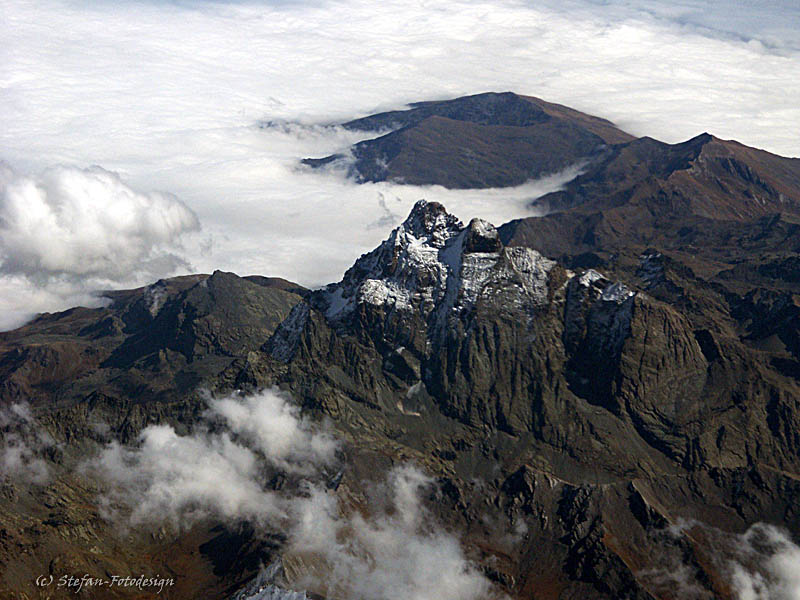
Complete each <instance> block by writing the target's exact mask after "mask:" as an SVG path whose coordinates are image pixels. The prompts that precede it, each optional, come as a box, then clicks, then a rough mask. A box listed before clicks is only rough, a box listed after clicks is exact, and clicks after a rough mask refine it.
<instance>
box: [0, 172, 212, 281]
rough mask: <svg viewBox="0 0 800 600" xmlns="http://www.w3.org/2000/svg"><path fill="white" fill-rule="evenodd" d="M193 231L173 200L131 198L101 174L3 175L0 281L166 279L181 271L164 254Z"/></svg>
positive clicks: (190, 218) (194, 222)
mask: <svg viewBox="0 0 800 600" xmlns="http://www.w3.org/2000/svg"><path fill="white" fill-rule="evenodd" d="M199 226H200V224H199V221H198V219H197V216H196V215H195V214H194V213H193V212H192V211H191V210H190V209H189V208H188V207H187V206H186V205H185V204H183V203H182V202H181V201H180V200H178V199H177V198H175V197H173V196H171V195H169V194H162V193H158V192H149V193H138V192H135V191H134V190H132V189H131V188H130V187H128V186H127V185H126V184H125V183H124V182H123V181H122V180H121V179H120V177H119V176H118V175H117V174H116V173H111V172H109V171H106V170H105V169H102V168H100V167H91V168H88V169H76V168H69V167H53V168H50V169H47V170H46V171H44V172H43V173H42V174H41V175H40V176H39V177H37V178H32V177H27V176H24V175H17V174H15V173H13V171H11V169H10V168H8V167H5V168H4V169H3V172H2V178H1V180H0V256H2V264H1V265H0V271H2V272H3V273H7V274H24V275H27V276H29V277H34V278H41V277H50V276H61V275H76V276H79V277H104V278H108V279H112V280H122V279H129V278H130V275H131V272H134V271H145V272H147V273H149V274H150V275H151V276H152V274H156V273H162V272H170V271H174V270H175V268H176V267H177V266H179V265H180V266H185V264H186V263H185V261H183V260H182V259H180V258H179V257H178V256H176V255H175V254H171V253H169V252H167V251H165V250H166V249H173V248H175V247H176V245H177V242H178V241H179V239H180V237H181V236H182V235H183V234H185V233H188V232H191V231H196V230H197V229H198V228H199Z"/></svg>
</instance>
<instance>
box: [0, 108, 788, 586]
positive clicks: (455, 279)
mask: <svg viewBox="0 0 800 600" xmlns="http://www.w3.org/2000/svg"><path fill="white" fill-rule="evenodd" d="M344 126H345V127H347V128H350V129H358V130H362V131H372V132H376V135H377V137H375V138H374V139H371V140H366V141H363V142H360V143H359V144H357V145H356V146H355V147H354V148H352V149H351V150H350V151H349V152H348V153H347V155H345V154H344V153H343V154H341V155H339V156H332V157H326V158H324V159H309V160H306V161H305V162H306V163H307V164H308V165H310V166H311V167H320V166H324V165H325V164H328V163H330V162H332V161H336V160H346V161H349V162H348V164H349V165H350V166H349V168H350V169H351V174H352V176H353V177H355V178H357V179H358V180H359V181H379V180H386V179H388V180H393V181H402V182H407V183H415V184H437V185H442V186H446V187H451V188H474V187H499V186H510V185H517V184H521V183H523V182H524V181H527V180H529V179H531V178H535V177H539V176H541V175H544V174H548V173H554V172H559V171H562V170H564V169H566V168H569V167H573V166H575V165H580V168H581V174H580V175H578V176H577V177H576V178H575V179H574V180H572V181H571V182H569V183H567V184H566V185H565V186H564V188H563V189H562V190H561V191H558V192H554V193H551V194H548V195H546V196H544V197H542V198H538V199H536V200H535V201H534V205H535V206H533V207H532V209H535V214H537V215H541V216H536V217H526V218H520V219H518V220H515V221H512V222H510V223H506V224H500V226H499V227H495V226H494V225H493V224H490V223H487V222H485V221H482V220H480V219H473V220H471V221H470V222H469V223H466V224H465V223H462V222H460V221H459V220H458V219H457V218H456V217H454V216H453V215H451V214H449V213H448V212H447V209H446V207H444V206H442V205H440V204H438V203H435V202H427V201H425V200H421V201H419V202H418V203H417V204H416V205H415V206H414V208H413V210H412V211H411V213H410V215H409V216H408V218H407V219H406V220H405V221H404V222H403V223H402V224H401V225H399V226H398V227H397V228H396V229H394V230H393V231H392V232H391V233H390V234H389V235H388V237H387V238H386V239H385V240H384V241H383V242H382V243H381V244H380V245H379V246H378V247H376V248H375V249H374V250H372V251H371V252H369V253H367V254H365V255H363V256H362V257H360V258H359V259H358V260H357V261H356V262H355V263H354V264H353V265H352V266H351V267H350V269H348V270H347V272H346V273H344V275H343V277H342V279H341V281H339V282H337V283H332V284H330V285H328V286H326V287H323V288H320V289H316V290H308V289H305V288H303V287H302V286H299V285H297V284H294V283H291V282H288V281H285V280H282V279H275V278H268V277H258V276H251V277H239V276H237V275H234V274H232V273H224V272H220V271H217V272H214V273H213V274H211V275H192V276H186V277H179V278H173V279H166V280H161V281H158V282H156V283H154V284H152V285H149V286H146V287H144V288H139V289H136V290H127V291H114V292H107V293H106V296H107V298H108V302H109V304H108V306H106V307H105V308H98V309H88V308H74V309H71V310H69V311H66V312H62V313H57V314H44V315H40V316H39V317H38V318H36V319H35V320H34V321H32V322H31V323H29V324H27V325H25V326H24V327H22V328H20V329H18V330H15V331H11V332H6V333H2V334H0V405H2V406H3V407H6V408H7V407H11V406H19V405H20V404H19V403H22V402H24V403H27V404H26V405H29V406H30V411H31V413H32V415H33V416H34V417H35V419H36V422H37V423H38V424H39V425H40V427H41V428H42V429H43V430H44V431H46V432H47V439H48V440H49V441H43V440H42V439H39V441H38V442H37V439H36V434H35V433H31V432H30V431H28V430H26V429H25V428H24V427H22V425H21V424H20V422H18V421H11V420H9V419H5V420H4V421H2V422H0V425H2V427H3V428H4V434H5V435H6V436H7V437H8V436H11V435H14V436H18V437H19V438H20V439H24V440H27V442H28V445H29V446H30V447H32V448H38V450H36V453H37V456H39V457H40V458H41V460H43V461H45V463H46V464H47V466H48V468H49V469H50V471H51V477H50V479H49V481H48V482H46V483H35V484H31V483H25V482H20V481H16V480H14V479H13V478H6V479H5V480H4V481H3V483H2V490H1V491H2V494H0V564H2V565H3V567H4V568H3V571H4V575H3V576H2V579H0V594H2V595H3V597H8V598H23V597H44V596H43V595H42V593H43V592H42V590H41V589H39V588H36V587H35V585H34V583H33V582H34V581H35V578H36V576H37V575H40V574H42V573H48V572H49V573H60V572H62V571H65V570H69V571H71V572H75V573H81V574H82V573H92V574H98V576H99V574H102V573H110V572H115V571H119V570H124V571H126V572H128V571H130V572H139V571H142V572H160V573H167V572H168V573H170V574H172V575H173V576H174V577H175V579H176V582H177V584H176V586H175V587H174V588H172V589H170V590H169V594H171V595H170V596H168V597H174V598H197V597H204V598H229V597H232V596H233V595H234V594H235V593H236V592H237V591H240V590H243V589H247V588H246V587H245V586H246V585H247V584H248V582H251V586H252V585H253V584H252V581H253V577H254V576H256V574H257V573H258V572H259V570H260V567H261V566H262V565H263V564H268V563H272V564H275V565H279V564H280V562H276V561H280V560H282V567H281V568H280V569H279V571H280V573H279V574H278V575H276V578H275V579H274V582H277V584H279V585H280V586H281V587H283V588H285V589H296V588H302V589H304V590H306V591H307V592H308V593H309V594H310V595H311V596H312V597H321V598H331V599H332V598H334V597H338V596H336V594H335V593H332V592H331V588H330V587H326V586H325V581H326V578H325V577H324V576H322V577H317V579H316V580H315V581H316V583H315V584H313V586H309V585H303V584H304V583H307V581H308V577H307V575H308V573H310V572H316V573H320V572H321V573H323V575H324V574H325V573H326V572H327V571H326V569H328V568H329V565H326V563H325V562H324V561H322V560H321V559H315V558H313V557H311V558H308V557H305V558H303V557H302V556H300V557H299V555H298V554H297V553H294V554H293V553H292V552H291V551H290V550H289V549H287V544H286V538H285V536H284V537H282V534H281V532H280V531H278V532H272V533H271V534H270V535H269V536H267V535H265V534H264V532H263V531H261V530H260V529H259V528H258V527H255V526H253V525H252V524H251V523H247V522H242V521H237V522H230V521H228V520H223V519H214V518H213V517H212V518H208V519H204V520H200V521H197V522H195V523H193V524H192V525H191V527H188V528H177V529H170V528H161V529H159V530H158V531H149V530H145V529H141V530H135V531H131V532H128V533H126V534H125V535H126V536H127V537H125V536H120V534H119V532H118V531H116V530H115V529H116V528H115V526H114V525H113V523H110V522H109V521H108V520H107V518H106V517H105V515H104V510H103V507H102V506H101V505H100V504H99V503H98V501H97V497H98V494H99V493H100V491H101V490H102V487H103V482H102V481H99V480H98V479H97V478H95V477H93V476H92V474H91V473H88V474H87V472H86V471H85V469H84V470H82V469H81V468H79V467H80V465H81V464H84V461H85V460H86V457H87V456H89V455H91V454H92V453H93V452H97V451H99V450H100V449H102V448H104V447H107V446H108V444H109V443H111V442H112V440H117V441H118V442H119V443H122V444H136V443H137V440H140V437H139V436H140V435H141V433H142V431H143V430H144V429H145V428H146V427H148V426H151V425H158V424H169V425H170V426H171V427H173V428H174V429H175V431H176V432H179V433H181V434H184V433H187V434H188V433H190V432H192V431H195V430H197V429H198V428H200V427H202V426H203V425H202V424H203V419H204V418H205V415H206V410H207V402H206V400H205V399H204V398H206V396H204V395H203V394H206V395H211V396H218V397H221V396H224V395H225V394H230V393H231V392H233V391H236V390H238V391H239V392H241V393H244V394H247V393H255V392H256V391H258V390H264V389H278V388H279V389H281V390H283V391H284V392H286V393H290V394H291V397H292V398H293V399H294V400H293V401H294V402H295V403H296V405H297V407H298V408H299V409H301V410H302V413H303V414H304V415H307V416H308V418H309V419H312V420H313V421H314V422H316V423H328V426H329V427H331V428H332V431H334V432H335V435H336V436H337V439H339V440H341V443H342V445H343V449H342V452H341V454H342V457H343V458H341V465H340V468H339V472H338V473H336V474H335V475H331V474H330V473H325V474H324V476H323V475H319V477H322V478H323V479H324V480H325V481H326V482H327V486H328V489H329V490H330V492H329V493H330V494H332V495H333V496H335V498H336V500H337V501H338V502H339V503H340V504H341V506H342V507H343V508H342V510H343V511H344V512H348V511H356V512H358V511H361V512H363V513H364V514H367V515H368V514H369V512H370V507H369V503H367V502H365V501H363V500H359V498H363V497H365V495H366V494H368V491H367V490H369V489H370V486H371V485H373V484H374V481H375V479H376V478H377V477H378V476H379V474H381V473H383V472H385V471H387V470H388V469H389V468H390V467H391V466H392V465H395V464H397V463H400V462H412V463H414V464H416V465H418V466H419V467H420V468H421V469H423V470H424V472H425V473H427V475H428V476H429V477H431V479H432V481H433V488H432V490H430V493H429V494H428V495H427V496H425V497H424V498H423V499H422V502H423V504H424V506H425V507H426V510H427V511H429V512H430V513H431V514H432V515H434V516H435V519H436V521H437V522H438V523H440V524H441V526H442V527H444V528H445V529H446V530H447V531H449V532H452V533H453V534H454V535H457V537H458V539H459V540H460V541H461V545H462V546H463V548H464V551H465V553H466V556H467V557H468V558H469V560H470V563H471V564H474V565H476V568H478V569H479V571H480V573H481V574H482V576H483V577H485V578H486V580H488V581H489V582H490V583H491V586H492V589H493V590H494V591H493V593H494V594H495V595H496V597H502V596H503V595H505V596H506V597H509V598H514V599H520V600H521V599H540V600H549V599H553V600H555V599H561V600H567V599H574V600H579V599H585V598H609V599H610V598H627V599H637V600H638V599H648V600H652V599H658V600H667V599H673V598H674V599H677V598H698V599H700V598H719V599H725V600H728V599H729V600H738V599H739V598H744V597H746V596H744V595H742V594H743V593H744V592H742V590H743V589H745V588H744V587H743V586H745V583H743V581H744V580H743V575H742V573H751V579H752V580H753V581H759V580H758V577H761V580H760V581H761V583H760V584H759V585H762V589H764V590H767V591H766V592H765V593H767V594H768V593H769V590H772V589H778V588H777V587H774V588H772V587H769V586H771V585H773V584H774V585H775V586H778V585H783V584H781V582H780V581H779V580H778V574H776V573H777V571H775V570H774V569H773V568H772V567H771V566H770V565H771V564H772V563H769V560H770V559H771V558H774V557H775V556H777V555H778V553H779V551H781V549H782V548H785V547H787V545H789V544H791V542H790V541H788V540H790V539H794V540H797V539H798V537H800V434H798V432H800V160H798V159H792V158H783V157H779V156H775V155H772V154H770V153H767V152H764V151H762V150H757V149H753V148H748V147H746V146H743V145H741V144H739V143H737V142H732V141H723V140H719V139H717V138H715V137H713V136H711V135H708V134H701V135H699V136H697V137H695V138H693V139H691V140H689V141H687V142H684V143H681V144H665V143H662V142H659V141H656V140H653V139H650V138H634V137H633V136H631V135H629V134H627V133H625V132H623V131H621V130H619V129H617V128H616V127H615V126H614V125H613V124H611V123H610V122H608V121H605V120H603V119H600V118H596V117H592V116H589V115H585V114H582V113H580V112H578V111H575V110H572V109H569V108H566V107H563V106H559V105H556V104H551V103H548V102H544V101H542V100H539V99H536V98H532V97H526V96H518V95H515V94H511V93H501V94H480V95H477V96H469V97H465V98H459V99H456V100H450V101H442V102H421V103H416V104H413V105H411V107H410V108H409V110H405V111H395V112H390V113H382V114H378V115H373V116H370V117H365V118H363V119H358V120H356V121H351V122H349V123H346V124H344ZM97 423H102V424H104V426H103V427H96V426H92V424H97ZM42 437H43V436H40V438H42ZM279 471H280V469H279ZM291 477H292V474H291V472H287V473H282V472H277V473H275V474H270V478H269V479H267V478H265V480H264V482H263V485H264V486H265V487H266V488H269V489H270V490H273V489H274V490H279V489H280V488H281V487H282V486H284V485H285V484H284V483H283V482H284V480H287V478H288V479H289V480H291ZM287 485H288V484H287ZM772 527H779V528H780V530H774V529H771V528H772ZM775 531H781V532H783V533H780V535H779V534H776V533H775ZM780 536H785V537H786V540H783V538H780ZM776 540H778V541H776ZM781 540H783V541H781ZM748 544H749V545H748ZM781 544H782V545H781ZM743 548H751V550H748V551H747V552H745V551H744V550H743ZM737 568H738V569H739V570H738V571H737V570H736V569H737ZM770 569H772V570H770ZM262 574H263V573H262ZM329 575H331V576H332V573H329ZM255 581H260V580H255ZM272 583H273V580H272V579H270V581H269V584H270V585H271V584H272ZM259 585H260V584H259ZM265 585H266V583H265ZM262 587H263V586H262ZM751 587H752V586H751ZM276 589H277V588H276ZM273 591H274V590H273ZM114 593H116V594H118V595H117V596H111V595H109V596H95V597H124V598H129V597H143V596H135V595H131V593H130V592H125V591H119V592H114ZM260 593H262V592H258V591H252V594H251V596H252V597H253V598H257V597H261V596H258V594H260ZM264 593H266V592H264ZM270 593H273V592H270ZM285 593H286V594H289V593H290V592H285ZM48 597H57V596H48ZM63 597H70V596H67V595H66V592H65V595H64V596H63ZM87 597H89V596H87ZM248 597H250V596H248ZM263 597H272V596H263ZM286 597H289V596H286ZM387 597H388V596H387ZM763 597H773V596H769V595H767V596H763ZM774 597H776V598H777V597H780V596H774ZM787 597H790V596H787Z"/></svg>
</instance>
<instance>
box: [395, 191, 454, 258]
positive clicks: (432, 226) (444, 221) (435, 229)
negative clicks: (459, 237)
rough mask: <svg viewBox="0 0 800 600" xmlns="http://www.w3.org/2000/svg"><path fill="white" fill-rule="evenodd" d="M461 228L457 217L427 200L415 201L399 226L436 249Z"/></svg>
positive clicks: (436, 203)
mask: <svg viewBox="0 0 800 600" xmlns="http://www.w3.org/2000/svg"><path fill="white" fill-rule="evenodd" d="M463 227H464V226H463V224H462V223H461V221H460V220H459V219H458V217H456V216H455V215H451V214H450V213H448V212H447V209H445V207H444V206H443V205H441V204H439V203H438V202H428V201H427V200H419V201H417V203H416V204H415V205H414V208H412V209H411V213H410V214H409V215H408V218H407V219H406V220H405V221H403V224H402V225H401V228H402V229H404V230H405V231H406V232H408V233H410V234H411V235H413V236H414V237H415V238H420V239H424V240H425V241H426V242H428V243H430V244H431V245H433V246H435V247H437V248H441V247H442V246H443V245H444V243H445V242H446V241H447V240H448V239H450V238H451V237H452V236H453V235H454V234H457V233H458V232H459V231H461V229H463Z"/></svg>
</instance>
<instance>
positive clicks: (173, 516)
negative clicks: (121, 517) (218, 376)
mask: <svg viewBox="0 0 800 600" xmlns="http://www.w3.org/2000/svg"><path fill="white" fill-rule="evenodd" d="M209 404H210V408H209V410H208V411H207V413H206V417H207V423H208V424H211V423H214V422H216V421H217V420H218V419H219V420H221V421H222V423H223V424H224V425H225V428H224V430H222V431H213V432H212V431H209V430H208V429H207V428H205V427H202V426H201V427H200V429H198V431H196V432H195V433H194V435H191V436H180V435H178V434H177V433H176V432H175V430H174V429H173V428H172V427H171V426H169V425H152V426H149V427H147V428H145V429H144V430H143V431H142V433H141V436H140V440H139V442H140V443H139V446H137V447H135V448H129V447H125V446H122V445H120V444H119V443H117V442H112V443H111V444H109V446H108V447H107V448H106V449H105V450H104V451H103V452H102V453H101V454H100V456H99V457H98V458H97V459H96V460H94V461H93V462H92V464H91V465H87V467H88V468H90V469H92V470H97V472H98V473H99V474H101V475H102V476H104V477H105V478H106V480H107V481H108V482H109V483H111V484H112V489H111V496H110V500H113V501H115V502H123V503H124V504H130V505H131V506H132V507H133V512H132V515H131V522H132V523H134V524H137V523H142V522H147V521H152V520H153V519H162V518H163V519H168V520H171V521H172V522H173V523H174V524H176V525H184V524H187V523H191V522H193V521H194V520H195V519H197V518H199V517H203V516H206V515H209V514H211V515H215V516H218V517H224V518H229V519H246V520H249V521H253V522H256V523H263V522H264V521H265V519H270V518H278V517H280V516H281V515H282V514H283V510H284V509H283V508H282V506H281V501H280V500H279V498H278V497H277V496H276V495H275V494H273V493H272V492H270V491H269V490H267V489H266V488H265V484H266V482H265V481H263V477H264V473H265V465H273V466H278V467H280V468H281V469H286V470H289V471H299V472H308V471H309V469H310V468H311V467H313V466H314V465H324V464H326V463H329V462H331V461H332V460H333V455H334V451H335V449H336V443H335V442H334V440H333V439H332V438H331V437H330V436H329V435H328V434H327V433H326V432H324V431H319V432H317V431H315V430H314V428H313V426H312V424H311V423H309V422H308V421H306V420H304V419H302V418H301V417H300V415H299V413H298V411H297V409H296V408H295V407H294V406H293V405H292V404H291V403H290V402H288V398H287V397H286V396H284V395H283V394H281V393H279V392H277V391H265V392H262V393H260V394H257V395H254V396H250V397H246V398H241V397H238V396H231V397H228V398H223V399H220V400H211V401H210V402H209ZM265 461H266V462H265Z"/></svg>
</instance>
